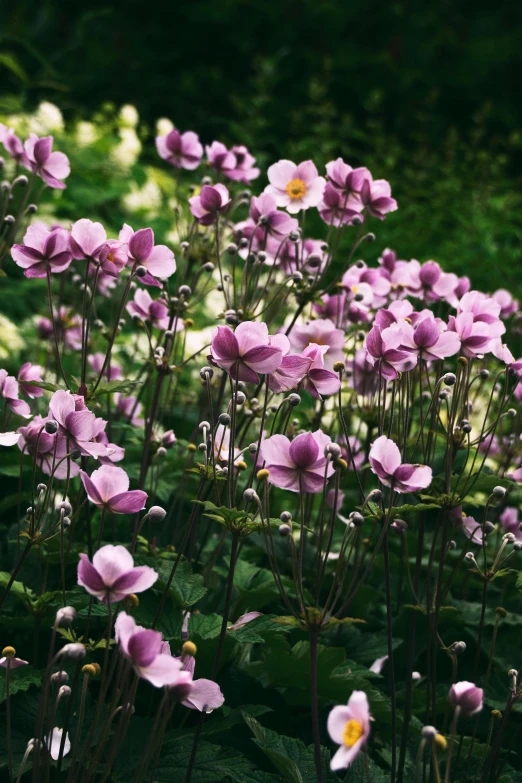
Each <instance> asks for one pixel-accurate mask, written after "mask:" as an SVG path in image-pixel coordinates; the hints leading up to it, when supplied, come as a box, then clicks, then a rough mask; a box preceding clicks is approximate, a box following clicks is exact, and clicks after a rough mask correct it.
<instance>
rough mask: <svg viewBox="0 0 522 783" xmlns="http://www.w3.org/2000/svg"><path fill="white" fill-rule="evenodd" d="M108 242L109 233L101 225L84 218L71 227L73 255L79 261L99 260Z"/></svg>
mask: <svg viewBox="0 0 522 783" xmlns="http://www.w3.org/2000/svg"><path fill="white" fill-rule="evenodd" d="M106 242H107V233H106V231H105V229H104V227H103V226H102V224H101V223H94V222H93V221H92V220H89V219H88V218H82V219H81V220H77V221H76V223H73V224H72V226H71V253H72V254H73V258H75V259H77V260H78V261H83V259H84V258H91V259H92V258H97V257H98V254H99V252H100V250H101V249H102V247H103V246H104V245H105V243H106Z"/></svg>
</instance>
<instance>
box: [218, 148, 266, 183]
mask: <svg viewBox="0 0 522 783" xmlns="http://www.w3.org/2000/svg"><path fill="white" fill-rule="evenodd" d="M231 152H232V154H233V155H234V157H235V159H236V165H235V168H233V169H232V170H227V171H226V172H224V173H226V176H227V177H229V179H233V180H235V181H236V182H243V183H244V184H245V185H248V184H250V182H252V180H253V179H257V177H259V175H260V173H261V170H260V169H258V168H257V167H256V165H255V163H256V159H255V158H254V156H253V155H251V154H250V152H249V151H248V149H247V148H246V147H245V146H244V145H243V144H236V145H235V146H234V147H232V149H231Z"/></svg>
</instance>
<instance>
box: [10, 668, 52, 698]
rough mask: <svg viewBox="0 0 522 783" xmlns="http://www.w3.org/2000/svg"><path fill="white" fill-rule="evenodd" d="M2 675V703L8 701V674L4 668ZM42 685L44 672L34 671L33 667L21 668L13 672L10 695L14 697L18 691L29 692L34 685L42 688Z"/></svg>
mask: <svg viewBox="0 0 522 783" xmlns="http://www.w3.org/2000/svg"><path fill="white" fill-rule="evenodd" d="M1 672H2V673H1V674H0V703H1V702H3V701H5V699H6V695H7V693H6V674H5V669H3V668H2V670H1ZM41 684H42V672H40V671H38V670H37V669H33V667H32V666H30V665H28V666H20V667H19V668H18V669H12V670H11V677H10V683H9V693H10V694H11V696H13V695H14V694H15V693H18V691H28V690H29V688H30V687H31V686H32V685H35V686H37V687H40V685H41Z"/></svg>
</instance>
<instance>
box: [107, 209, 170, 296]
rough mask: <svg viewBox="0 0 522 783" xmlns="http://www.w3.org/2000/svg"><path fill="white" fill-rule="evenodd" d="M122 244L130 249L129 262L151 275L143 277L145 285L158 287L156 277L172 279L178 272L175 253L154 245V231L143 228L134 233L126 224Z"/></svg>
mask: <svg viewBox="0 0 522 783" xmlns="http://www.w3.org/2000/svg"><path fill="white" fill-rule="evenodd" d="M119 240H120V242H123V243H125V244H126V245H127V247H128V255H129V262H130V263H132V264H133V266H134V267H136V266H144V267H145V269H146V270H147V272H149V275H147V276H145V277H141V278H140V281H141V282H142V283H144V284H145V285H156V286H157V285H158V281H157V280H156V277H161V278H166V277H170V276H171V275H173V274H174V272H175V271H176V261H175V259H174V253H173V252H172V250H170V249H169V248H168V247H167V246H166V245H155V244H154V231H153V230H152V229H151V228H141V229H140V230H139V231H133V230H132V228H131V227H130V226H129V225H127V224H125V225H124V226H123V228H122V230H121V231H120V235H119Z"/></svg>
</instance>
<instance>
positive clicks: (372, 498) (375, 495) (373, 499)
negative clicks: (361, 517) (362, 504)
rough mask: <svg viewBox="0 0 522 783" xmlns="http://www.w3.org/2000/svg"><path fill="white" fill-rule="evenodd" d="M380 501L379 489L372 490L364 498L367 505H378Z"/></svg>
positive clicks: (380, 493)
mask: <svg viewBox="0 0 522 783" xmlns="http://www.w3.org/2000/svg"><path fill="white" fill-rule="evenodd" d="M381 500H382V492H381V490H380V489H372V491H371V492H370V494H369V495H368V496H367V498H366V502H367V503H380V502H381Z"/></svg>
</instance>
